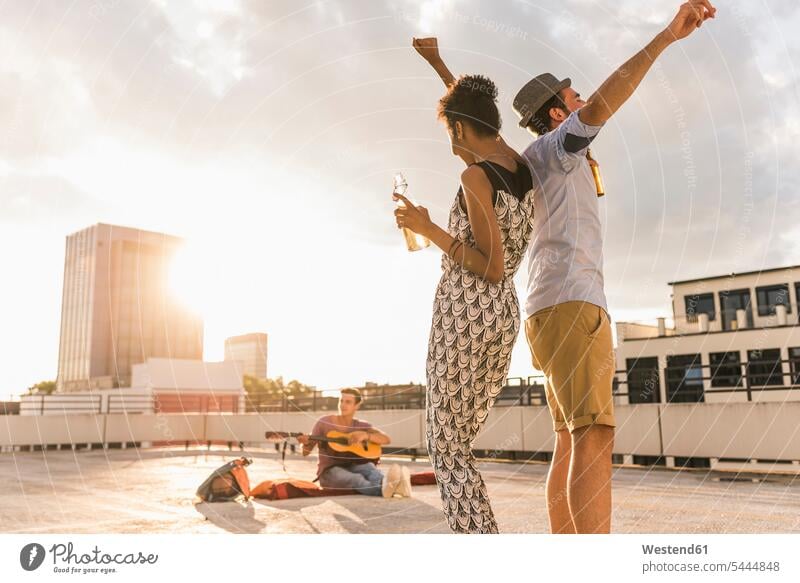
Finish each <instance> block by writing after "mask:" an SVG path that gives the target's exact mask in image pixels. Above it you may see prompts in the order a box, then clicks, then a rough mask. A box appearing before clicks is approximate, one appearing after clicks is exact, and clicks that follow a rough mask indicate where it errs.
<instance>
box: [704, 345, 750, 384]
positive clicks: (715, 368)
mask: <svg viewBox="0 0 800 583" xmlns="http://www.w3.org/2000/svg"><path fill="white" fill-rule="evenodd" d="M708 360H709V364H710V365H711V386H712V387H741V386H742V367H741V365H740V361H739V353H738V352H712V353H711V354H709V355H708Z"/></svg>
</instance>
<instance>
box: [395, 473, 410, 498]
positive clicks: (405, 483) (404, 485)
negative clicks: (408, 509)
mask: <svg viewBox="0 0 800 583" xmlns="http://www.w3.org/2000/svg"><path fill="white" fill-rule="evenodd" d="M400 472H401V480H400V484H399V485H398V486H397V490H395V494H398V495H400V496H402V497H403V498H411V470H409V469H408V468H407V467H406V466H402V467H401V468H400Z"/></svg>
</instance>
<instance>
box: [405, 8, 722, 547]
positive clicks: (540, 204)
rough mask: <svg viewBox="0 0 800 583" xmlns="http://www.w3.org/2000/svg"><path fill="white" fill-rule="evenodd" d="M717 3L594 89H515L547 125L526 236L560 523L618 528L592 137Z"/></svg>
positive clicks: (446, 74)
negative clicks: (552, 435) (613, 509)
mask: <svg viewBox="0 0 800 583" xmlns="http://www.w3.org/2000/svg"><path fill="white" fill-rule="evenodd" d="M715 12H716V8H714V7H713V6H712V5H711V3H710V2H709V0H689V1H688V2H686V3H684V4H682V5H681V7H680V9H679V10H678V14H677V15H676V16H675V18H674V19H673V20H672V22H671V23H670V24H669V26H667V27H666V28H665V29H664V30H663V31H661V32H660V33H659V34H657V35H656V36H655V38H654V39H653V40H652V41H651V42H650V43H649V44H648V45H647V46H646V47H645V48H644V49H642V50H641V51H639V52H638V53H637V54H636V55H634V56H633V57H632V58H631V59H629V60H628V61H627V62H626V63H625V64H624V65H622V66H621V67H620V68H619V69H617V70H616V71H614V73H612V74H611V76H610V77H609V78H608V79H606V81H605V82H604V83H603V84H602V85H601V86H600V88H599V89H598V90H597V91H595V92H594V93H593V94H592V95H591V96H590V97H589V99H588V100H586V101H584V100H583V99H581V96H580V94H579V93H578V92H576V91H575V90H574V89H573V88H572V86H571V85H572V84H571V81H570V79H568V78H567V79H563V80H559V79H558V78H557V77H555V76H553V75H552V74H550V73H543V74H541V75H538V76H537V77H535V78H534V79H532V80H531V81H529V82H528V83H527V84H526V85H525V86H524V87H523V88H522V89H520V91H519V93H517V95H516V97H515V98H514V102H513V108H514V111H515V112H516V113H517V115H518V116H519V118H520V122H519V125H520V127H523V128H526V129H528V130H529V131H530V132H531V133H533V134H535V135H536V136H538V137H537V139H536V140H534V141H533V142H531V144H530V145H529V146H528V147H527V148H526V149H525V151H524V153H523V156H524V157H525V159H526V160H527V161H528V163H529V165H530V166H531V170H532V172H533V174H534V177H535V178H536V179H538V181H539V183H540V185H541V188H540V189H537V191H536V192H535V193H534V208H535V212H534V231H533V236H532V240H531V244H530V246H529V248H528V299H527V302H526V305H525V312H526V317H527V318H526V322H525V333H526V337H527V339H528V345H529V347H530V349H531V356H532V360H533V365H534V366H535V367H536V368H537V369H539V370H541V371H543V372H544V374H545V389H546V394H547V404H548V407H549V409H550V413H551V416H552V418H553V429H554V430H555V432H556V445H555V450H554V452H553V460H552V464H551V466H550V472H549V474H548V477H547V488H546V496H547V509H548V514H549V518H550V529H551V532H553V533H607V532H609V531H610V528H611V452H612V447H613V443H614V426H615V420H614V408H613V397H612V389H611V385H612V380H613V376H614V369H615V359H614V351H613V345H612V339H611V325H610V320H609V316H608V313H607V305H606V297H605V292H604V291H603V256H602V246H603V238H602V228H601V224H600V213H599V208H598V206H599V205H598V201H597V198H598V195H599V194H601V193H602V191H601V189H600V188H599V186H598V185H597V184H596V182H595V179H594V176H593V173H592V169H591V166H590V162H593V160H591V158H590V157H589V153H588V149H589V145H590V144H591V142H592V140H594V138H595V137H596V136H597V134H598V132H599V131H600V129H601V128H602V126H603V124H604V123H605V122H606V121H608V119H609V118H611V116H612V115H613V114H614V113H615V112H616V111H617V110H618V109H619V108H620V107H621V106H622V104H623V103H625V101H627V100H628V98H629V97H630V96H631V95H632V94H633V92H634V91H635V90H636V87H637V86H638V85H639V83H640V82H641V80H642V79H643V78H644V75H645V74H646V73H647V71H648V70H649V69H650V67H651V65H652V64H653V62H654V61H655V59H656V58H657V57H658V55H660V54H661V52H662V51H663V50H664V49H666V48H667V47H668V46H669V45H670V44H672V43H673V42H675V41H677V40H680V39H683V38H685V37H687V36H688V35H689V34H690V33H691V32H693V31H694V30H697V29H698V28H699V27H700V26H701V24H702V23H703V22H704V21H705V20H707V19H708V18H713V17H714V14H715ZM436 44H437V43H436V39H415V40H414V48H416V49H417V51H418V52H419V53H420V54H421V55H422V56H423V57H424V58H425V59H426V60H427V61H428V62H429V63H430V64H431V65H432V66H433V68H434V69H435V70H436V71H437V73H439V76H440V77H441V78H442V80H443V81H444V82H445V83H446V84H449V83H450V82H452V80H453V76H452V74H451V73H450V71H449V70H448V69H447V67H446V66H445V65H444V62H443V61H442V60H441V57H439V53H438V49H437V46H436ZM500 140H501V141H502V138H500ZM503 144H504V143H503Z"/></svg>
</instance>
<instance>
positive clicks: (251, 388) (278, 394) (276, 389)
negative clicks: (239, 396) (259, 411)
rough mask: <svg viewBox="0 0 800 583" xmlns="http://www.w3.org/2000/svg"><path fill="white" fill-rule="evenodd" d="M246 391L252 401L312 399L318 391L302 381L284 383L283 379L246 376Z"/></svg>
mask: <svg viewBox="0 0 800 583" xmlns="http://www.w3.org/2000/svg"><path fill="white" fill-rule="evenodd" d="M242 384H243V385H244V390H245V392H247V396H248V397H250V398H251V399H261V400H265V399H276V400H277V399H283V398H284V397H287V398H290V399H294V398H297V397H310V396H311V395H313V394H314V391H316V388H315V387H312V386H309V385H304V384H303V383H301V382H300V381H297V380H291V381H289V382H288V383H284V382H283V377H278V378H277V379H259V378H255V377H251V376H248V375H245V377H244V382H243V383H242Z"/></svg>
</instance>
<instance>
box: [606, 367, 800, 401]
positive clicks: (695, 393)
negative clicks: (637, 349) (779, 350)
mask: <svg viewBox="0 0 800 583" xmlns="http://www.w3.org/2000/svg"><path fill="white" fill-rule="evenodd" d="M663 372H664V377H663V378H664V380H665V382H666V384H667V387H666V388H667V390H666V395H667V402H682V401H683V402H700V401H702V400H703V399H702V396H703V395H706V394H716V393H720V394H724V393H739V394H744V395H746V397H747V400H748V401H752V400H753V394H754V393H759V392H761V391H793V390H798V389H800V359H786V360H751V361H748V362H738V363H737V362H723V363H719V364H700V363H692V364H687V365H680V366H668V367H664V369H663ZM632 373H634V374H636V375H637V376H640V377H641V378H640V379H637V380H636V383H637V384H639V383H641V384H642V385H644V390H642V391H637V392H636V393H635V396H636V400H635V401H631V400H630V399H631V391H630V382H631V381H630V377H631V374H632ZM620 376H624V377H625V378H624V379H621V378H620ZM648 378H649V382H648ZM653 381H655V385H657V387H658V389H659V390H658V391H655V387H654V386H653V384H654V383H653ZM622 385H625V386H626V388H627V391H625V392H623V391H621V390H620V386H622ZM660 389H661V380H660V377H659V375H658V374H657V369H654V368H650V369H647V368H641V369H631V370H617V371H615V378H614V396H616V397H627V398H628V400H629V402H630V403H656V402H659V399H660V395H661V391H660ZM653 396H655V397H657V398H656V399H652V398H651V397H653ZM642 397H647V398H646V399H643V398H642Z"/></svg>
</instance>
